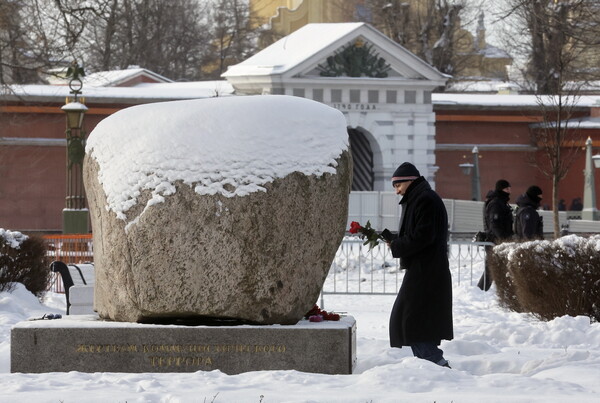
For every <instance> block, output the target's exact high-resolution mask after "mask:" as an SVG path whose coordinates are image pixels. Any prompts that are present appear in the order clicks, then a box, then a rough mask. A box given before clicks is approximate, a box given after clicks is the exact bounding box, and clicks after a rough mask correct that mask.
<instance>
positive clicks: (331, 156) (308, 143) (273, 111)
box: [86, 95, 348, 223]
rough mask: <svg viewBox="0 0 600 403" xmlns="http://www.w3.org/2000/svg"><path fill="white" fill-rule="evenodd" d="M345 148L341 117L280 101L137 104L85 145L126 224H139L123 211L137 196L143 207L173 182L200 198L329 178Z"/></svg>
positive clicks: (294, 100)
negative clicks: (299, 178) (290, 180)
mask: <svg viewBox="0 0 600 403" xmlns="http://www.w3.org/2000/svg"><path fill="white" fill-rule="evenodd" d="M347 149H348V132H347V129H346V120H345V118H344V115H343V114H342V113H341V112H340V111H338V110H337V109H333V108H330V107H328V106H325V105H323V104H321V103H318V102H315V101H311V100H307V99H304V98H299V97H291V96H285V95H272V96H247V97H226V98H222V97H219V98H209V99H200V100H190V101H175V102H165V103H155V104H146V105H138V106H134V107H131V108H127V109H123V110H120V111H119V112H117V113H115V114H113V115H111V116H109V117H108V118H106V119H104V120H102V121H101V122H100V123H99V124H98V125H97V126H96V128H95V129H94V130H93V131H92V133H91V134H90V136H89V138H88V140H87V144H86V153H87V154H89V155H90V156H91V157H92V158H93V159H94V160H96V162H98V165H99V175H98V177H99V180H100V182H101V184H102V186H103V189H104V192H105V194H106V197H107V201H108V206H107V208H108V209H109V210H111V211H113V212H115V214H116V215H117V217H119V218H121V219H123V220H126V221H128V223H135V222H136V220H137V219H138V218H139V216H137V217H127V215H126V213H127V211H128V210H129V209H130V208H132V207H133V206H135V205H136V204H137V198H138V197H139V195H140V193H141V192H142V191H143V190H150V191H151V193H152V197H151V198H150V200H148V202H146V205H145V208H147V207H149V206H152V205H154V204H156V203H161V202H163V201H164V198H165V197H167V196H169V195H172V194H173V193H174V192H175V182H177V181H181V182H183V183H184V184H187V185H189V186H191V187H193V188H194V190H195V192H196V193H198V194H201V195H206V194H208V195H214V194H221V195H223V196H225V197H236V196H238V197H243V196H246V195H248V194H250V193H253V192H258V191H265V187H264V185H265V184H266V183H270V182H272V181H273V180H275V179H277V178H284V177H285V176H287V175H289V174H291V173H292V172H300V173H303V174H305V175H307V176H308V175H316V176H321V175H324V174H327V173H329V174H333V173H335V172H336V168H335V167H336V165H337V163H336V158H338V157H340V155H341V154H342V152H343V151H344V150H347ZM141 214H143V212H142V213H141Z"/></svg>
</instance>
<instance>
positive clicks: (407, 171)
mask: <svg viewBox="0 0 600 403" xmlns="http://www.w3.org/2000/svg"><path fill="white" fill-rule="evenodd" d="M420 176H421V174H420V173H419V170H418V169H417V168H415V166H414V165H413V164H411V163H410V162H404V163H402V165H400V166H399V167H398V168H397V169H396V171H395V172H394V176H393V177H392V185H395V184H396V183H400V182H407V181H414V180H415V179H418V178H419V177H420Z"/></svg>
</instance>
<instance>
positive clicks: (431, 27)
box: [366, 0, 475, 75]
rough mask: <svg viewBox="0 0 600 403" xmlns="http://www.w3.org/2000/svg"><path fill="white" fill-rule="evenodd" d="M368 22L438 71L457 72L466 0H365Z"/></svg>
mask: <svg viewBox="0 0 600 403" xmlns="http://www.w3.org/2000/svg"><path fill="white" fill-rule="evenodd" d="M366 3H367V5H368V7H369V8H370V10H371V13H370V14H369V15H370V18H371V22H372V24H373V25H374V26H375V27H377V28H378V29H379V30H381V31H382V32H384V33H385V34H386V35H387V36H389V37H390V38H392V39H393V40H394V41H395V42H398V43H399V44H400V45H402V46H404V47H405V48H407V49H408V50H410V51H411V52H413V53H414V54H416V55H417V56H419V57H420V58H422V59H423V60H425V61H426V62H428V63H429V64H431V65H432V66H434V67H436V68H437V69H438V70H439V71H441V72H443V73H447V74H451V75H454V74H458V75H460V71H461V70H462V68H463V65H464V64H465V62H466V57H467V55H464V54H462V53H461V51H460V46H459V44H460V42H461V41H463V40H464V37H465V36H466V35H469V34H468V32H467V31H465V30H464V29H462V28H463V26H464V24H465V23H468V22H470V20H469V19H468V17H467V20H468V21H466V22H463V21H462V19H463V18H465V16H466V13H465V12H466V11H467V10H468V9H470V8H473V7H474V6H475V3H474V2H473V1H471V2H469V1H468V0H458V1H452V0H412V1H406V0H367V1H366Z"/></svg>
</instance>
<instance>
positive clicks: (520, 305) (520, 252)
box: [488, 235, 600, 321]
mask: <svg viewBox="0 0 600 403" xmlns="http://www.w3.org/2000/svg"><path fill="white" fill-rule="evenodd" d="M599 252H600V236H592V237H590V238H584V237H580V236H576V235H569V236H566V237H562V238H559V239H557V240H554V241H531V242H523V243H504V244H501V245H498V246H496V247H494V249H493V252H492V254H491V255H490V257H489V263H488V264H490V266H489V267H490V271H491V272H492V278H493V279H494V281H495V282H496V289H497V293H498V298H499V299H500V303H501V304H502V305H503V306H505V307H507V308H509V309H512V310H515V311H517V312H530V313H532V314H534V315H535V316H537V317H539V318H541V319H544V320H551V319H554V318H556V317H559V316H563V315H570V316H577V315H585V316H589V317H590V318H592V319H594V320H596V321H600V253H599Z"/></svg>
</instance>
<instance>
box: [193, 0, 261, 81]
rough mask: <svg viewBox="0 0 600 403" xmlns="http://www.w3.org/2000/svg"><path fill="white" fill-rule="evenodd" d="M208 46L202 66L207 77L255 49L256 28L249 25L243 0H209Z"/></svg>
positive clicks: (257, 31)
mask: <svg viewBox="0 0 600 403" xmlns="http://www.w3.org/2000/svg"><path fill="white" fill-rule="evenodd" d="M209 18H210V20H211V21H212V25H211V39H212V41H211V42H210V47H209V48H208V49H207V52H206V54H205V58H204V60H205V61H206V63H205V64H204V66H203V70H204V73H205V74H206V76H207V77H210V78H218V77H219V76H220V75H221V74H222V73H224V72H225V70H226V69H227V67H228V66H230V65H232V64H235V63H239V62H241V61H243V60H245V59H246V58H248V57H249V56H251V55H252V54H253V53H254V52H255V51H256V50H257V42H258V34H259V28H252V27H253V26H256V24H252V21H251V18H252V17H251V16H250V9H249V6H248V3H247V2H246V1H243V0H213V6H212V9H211V12H210V14H209Z"/></svg>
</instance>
